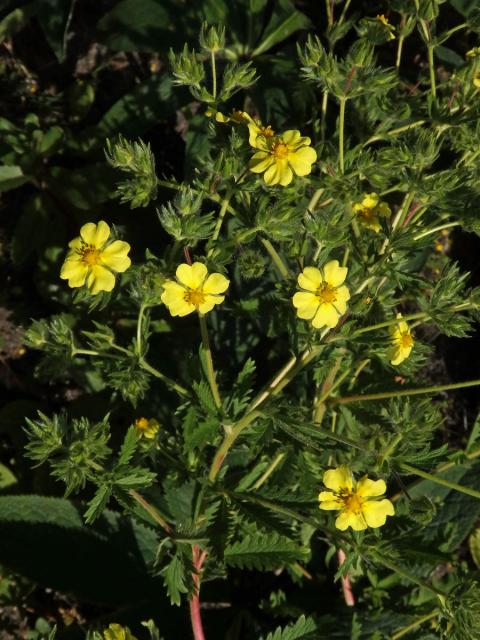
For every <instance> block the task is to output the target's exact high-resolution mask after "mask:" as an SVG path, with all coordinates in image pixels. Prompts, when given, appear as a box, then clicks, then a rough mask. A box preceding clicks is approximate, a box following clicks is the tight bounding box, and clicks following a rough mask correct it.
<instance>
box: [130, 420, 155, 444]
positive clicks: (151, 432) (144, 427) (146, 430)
mask: <svg viewBox="0 0 480 640" xmlns="http://www.w3.org/2000/svg"><path fill="white" fill-rule="evenodd" d="M135 428H136V430H137V435H138V437H139V438H147V439H148V440H153V438H155V436H156V435H157V433H158V430H159V428H160V425H159V423H158V421H157V420H155V418H150V420H147V418H137V419H136V420H135Z"/></svg>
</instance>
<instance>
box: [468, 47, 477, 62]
mask: <svg viewBox="0 0 480 640" xmlns="http://www.w3.org/2000/svg"><path fill="white" fill-rule="evenodd" d="M479 55H480V47H473V49H470V51H467V53H466V54H465V57H466V58H467V59H468V58H469V59H472V58H476V57H477V56H479Z"/></svg>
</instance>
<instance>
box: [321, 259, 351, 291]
mask: <svg viewBox="0 0 480 640" xmlns="http://www.w3.org/2000/svg"><path fill="white" fill-rule="evenodd" d="M322 270H323V279H324V280H325V282H328V284H330V285H332V287H339V286H340V285H341V284H343V283H344V282H345V278H346V277H347V273H348V268H347V267H341V266H340V263H339V262H338V260H330V262H327V264H325V265H324V266H323V268H322Z"/></svg>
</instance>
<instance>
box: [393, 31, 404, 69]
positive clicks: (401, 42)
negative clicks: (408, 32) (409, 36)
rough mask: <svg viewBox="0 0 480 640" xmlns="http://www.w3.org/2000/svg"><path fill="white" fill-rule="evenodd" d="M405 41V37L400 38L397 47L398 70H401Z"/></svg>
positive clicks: (396, 63) (396, 64)
mask: <svg viewBox="0 0 480 640" xmlns="http://www.w3.org/2000/svg"><path fill="white" fill-rule="evenodd" d="M404 40H405V36H399V38H398V46H397V59H396V62H395V66H396V68H397V69H400V63H401V61H402V51H403V41H404Z"/></svg>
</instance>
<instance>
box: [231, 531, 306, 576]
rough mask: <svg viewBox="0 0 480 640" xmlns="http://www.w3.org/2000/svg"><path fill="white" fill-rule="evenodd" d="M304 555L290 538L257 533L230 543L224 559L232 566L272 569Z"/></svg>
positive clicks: (299, 558)
mask: <svg viewBox="0 0 480 640" xmlns="http://www.w3.org/2000/svg"><path fill="white" fill-rule="evenodd" d="M304 557H305V554H304V552H303V550H302V549H301V548H300V547H299V546H298V545H297V544H296V543H295V542H293V541H292V540H290V539H289V538H286V537H284V536H280V535H278V534H277V533H272V534H271V535H266V534H263V533H256V534H253V535H249V536H245V538H243V539H242V540H240V541H238V542H234V543H233V544H231V545H229V546H228V547H227V548H226V549H225V556H224V559H225V563H226V564H227V565H229V566H231V567H240V568H245V569H258V570H262V569H264V570H272V569H278V567H281V566H282V565H285V564H289V563H290V562H295V561H297V560H303V559H304Z"/></svg>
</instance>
